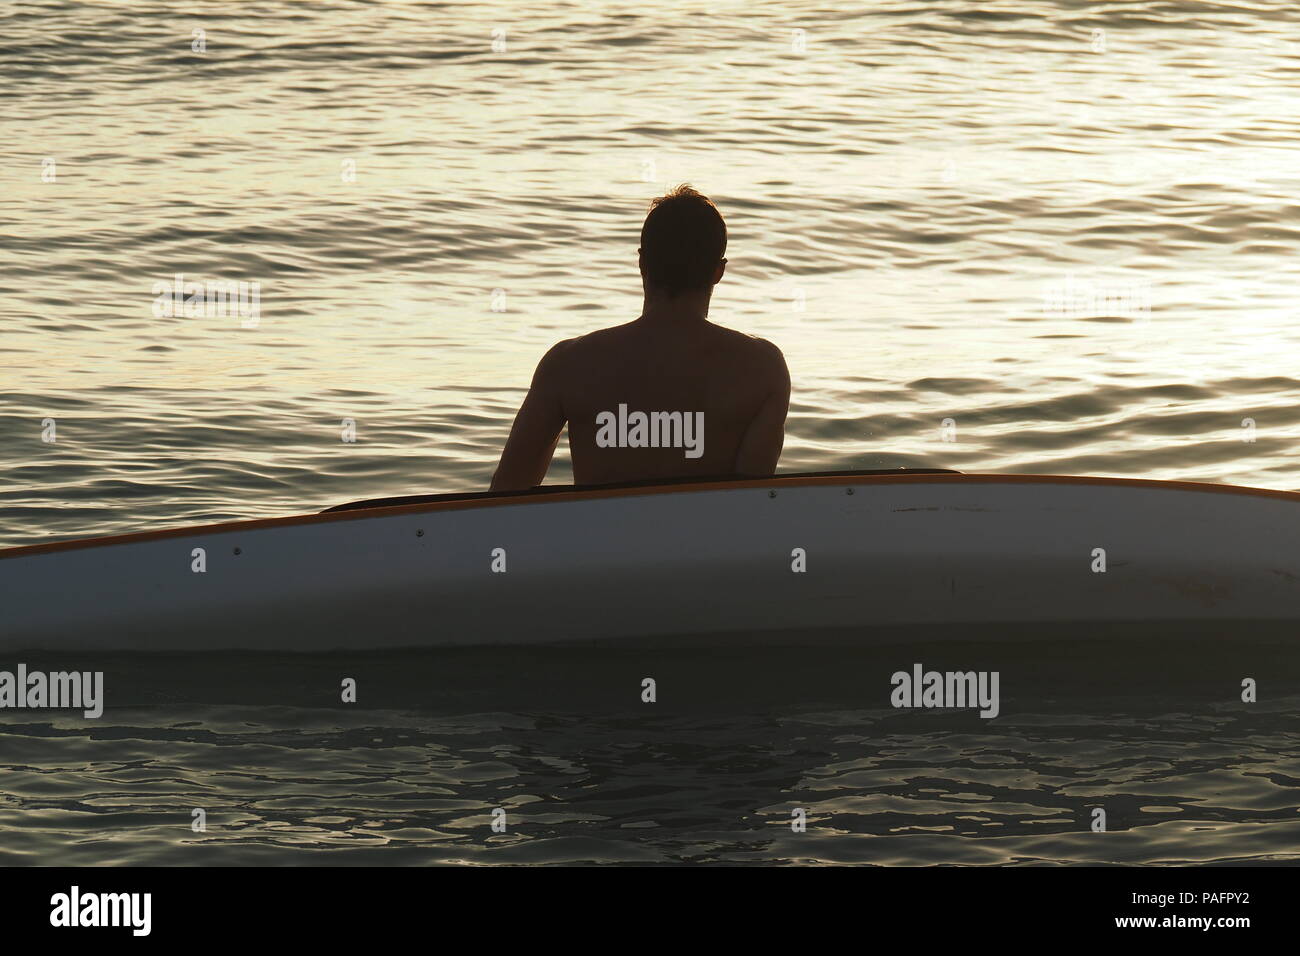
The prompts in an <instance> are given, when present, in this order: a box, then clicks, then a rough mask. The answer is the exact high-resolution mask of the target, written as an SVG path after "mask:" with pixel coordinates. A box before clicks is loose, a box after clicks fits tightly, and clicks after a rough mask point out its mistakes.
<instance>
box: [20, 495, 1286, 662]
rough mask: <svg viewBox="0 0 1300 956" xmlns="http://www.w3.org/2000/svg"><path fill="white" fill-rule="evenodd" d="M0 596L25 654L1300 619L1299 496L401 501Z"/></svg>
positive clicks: (138, 537) (841, 637) (779, 638)
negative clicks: (26, 651) (27, 651)
mask: <svg viewBox="0 0 1300 956" xmlns="http://www.w3.org/2000/svg"><path fill="white" fill-rule="evenodd" d="M0 609H2V610H3V616H2V619H0V650H3V651H6V652H9V651H20V650H55V651H61V650H110V651H118V650H125V651H132V650H168V651H174V650H191V649H192V650H233V649H249V650H277V651H328V650H368V649H379V648H440V647H472V646H477V645H487V646H509V645H523V644H546V643H557V642H560V643H563V642H573V641H592V642H602V643H609V642H620V641H638V640H648V641H652V642H654V641H670V640H688V641H691V642H694V643H698V642H709V641H719V642H722V641H739V642H746V641H749V642H755V643H767V644H772V643H780V642H789V643H793V644H804V643H816V642H818V641H820V640H828V641H835V642H839V641H854V642H864V641H871V640H876V639H884V638H885V637H886V636H888V635H890V634H897V633H900V629H902V630H904V631H905V630H907V629H919V630H920V631H922V632H924V633H927V634H935V635H943V636H945V637H952V638H953V639H968V638H969V639H975V638H980V637H987V636H988V635H989V634H991V633H999V632H1004V631H1009V630H1012V629H1014V630H1015V631H1016V632H1017V633H1026V634H1029V635H1035V634H1037V635H1041V636H1051V635H1052V634H1054V633H1057V629H1058V628H1060V627H1066V626H1068V627H1070V628H1072V629H1074V630H1076V631H1079V630H1082V631H1083V632H1085V633H1099V634H1100V633H1107V634H1110V633H1114V628H1116V627H1126V628H1128V629H1129V630H1130V631H1131V632H1133V633H1135V634H1138V635H1148V634H1156V633H1168V634H1171V635H1175V636H1176V635H1177V634H1179V633H1182V632H1183V631H1184V630H1186V629H1187V628H1189V627H1193V626H1200V627H1204V626H1206V625H1207V624H1208V625H1211V626H1213V627H1214V628H1216V629H1217V631H1216V633H1223V634H1225V635H1231V634H1239V633H1248V632H1255V631H1260V632H1263V631H1268V632H1270V633H1281V634H1287V633H1294V632H1295V625H1297V624H1300V493H1295V492H1287V491H1272V490H1265V489H1255V488H1246V487H1238V486H1231V485H1218V484H1204V483H1195V482H1183V481H1155V480H1145V479H1132V478H1087V477H1062V476H1050V475H976V474H961V473H956V472H938V471H919V472H917V471H906V472H898V471H896V472H888V473H875V472H824V473H814V474H790V475H781V476H777V477H772V478H763V479H742V480H734V479H731V480H717V481H712V480H706V481H700V480H691V481H678V482H671V483H658V484H638V485H628V486H604V487H588V488H581V487H571V486H551V487H542V488H538V489H534V490H533V491H529V492H524V493H473V494H461V495H431V496H416V497H407V498H388V499H377V500H372V501H363V502H355V503H352V504H349V505H344V506H341V507H338V508H332V509H329V510H327V511H324V512H320V513H316V514H307V515H299V516H294V517H286V518H273V519H263V520H251V521H235V522H229V523H224V524H213V525H206V526H201V527H189V528H177V529H169V530H161V531H147V532H142V533H136V534H125V535H117V536H112V537H100V538H88V539H83V540H77V541H59V542H53V543H44V544H35V545H30V546H26V547H17V548H9V549H6V550H0ZM1243 629H1246V630H1243Z"/></svg>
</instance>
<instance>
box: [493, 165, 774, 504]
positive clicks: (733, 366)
mask: <svg viewBox="0 0 1300 956" xmlns="http://www.w3.org/2000/svg"><path fill="white" fill-rule="evenodd" d="M680 194H681V191H680V190H679V192H678V195H680ZM691 195H693V196H694V197H696V198H698V199H703V197H699V196H698V194H695V193H693V191H692V193H691ZM703 201H704V202H705V203H707V202H708V200H706V199H703ZM709 208H710V209H712V204H709ZM652 215H653V212H652ZM713 215H715V216H716V210H714V211H713ZM718 222H719V223H720V222H721V218H720V217H718ZM647 223H648V224H649V219H648V220H647ZM644 236H645V232H644V231H643V245H644V244H645V238H644ZM723 248H725V239H724V240H723ZM642 253H643V255H642V276H643V279H644V280H645V287H646V302H645V309H644V311H643V313H642V315H641V317H640V318H638V319H637V320H635V321H633V322H629V323H627V324H626V325H619V326H615V327H614V328H608V329H601V330H599V331H597V332H592V333H590V334H588V335H584V336H581V337H580V338H575V339H568V340H566V341H563V342H560V343H559V344H558V345H556V346H554V347H553V348H552V349H551V350H550V351H549V352H547V353H546V355H545V356H544V357H543V358H542V360H541V362H540V363H539V364H538V366H537V372H536V374H535V375H534V377H533V383H532V386H531V388H530V389H529V392H528V396H527V398H525V400H524V403H523V405H522V406H521V407H520V409H519V414H518V416H517V417H516V419H515V423H514V427H513V428H512V430H511V432H510V438H509V440H508V441H507V443H506V447H505V450H504V451H503V452H502V455H501V463H500V465H499V466H498V468H497V472H496V474H495V475H494V476H493V479H492V488H493V489H494V490H517V489H524V488H531V487H533V486H535V485H537V484H540V483H541V481H542V479H543V478H544V477H545V475H546V470H547V468H548V467H549V465H550V461H551V457H552V456H553V454H554V451H555V446H556V444H557V442H558V440H559V435H560V432H561V431H562V430H563V428H564V426H565V424H566V423H567V424H568V427H569V448H570V451H571V453H572V457H573V475H574V481H575V482H576V483H577V484H580V485H588V484H607V483H612V482H623V481H641V480H654V479H659V478H679V477H690V476H701V477H703V476H721V475H735V474H742V475H770V474H772V473H773V471H775V469H776V464H777V461H778V460H779V459H780V457H781V448H782V445H783V443H784V433H785V417H786V412H787V409H788V407H789V401H790V376H789V372H788V370H787V369H786V365H785V359H784V357H783V356H782V355H781V351H780V350H779V349H778V348H777V347H776V346H775V345H773V344H772V343H770V342H767V341H765V340H764V339H760V338H755V337H753V336H749V335H745V334H743V333H741V332H735V331H733V330H731V329H726V328H723V327H722V326H719V325H715V324H713V323H711V322H709V321H708V320H707V319H706V317H705V316H706V315H707V313H708V303H709V298H710V296H711V294H712V287H713V284H714V283H716V282H717V281H718V280H719V279H721V277H722V274H723V271H724V267H725V263H726V260H725V259H721V258H717V257H711V258H709V259H707V260H706V261H705V266H706V267H708V268H711V271H710V272H708V273H704V275H705V279H706V281H705V282H702V283H699V284H698V285H697V286H692V287H689V288H686V289H676V290H674V292H673V294H665V293H664V292H663V291H661V289H660V288H659V287H657V286H656V285H655V282H654V275H655V266H654V263H651V264H650V265H649V266H647V263H646V261H645V250H644V249H643V250H642ZM670 278H671V276H670ZM708 279H711V280H712V281H707V280H708Z"/></svg>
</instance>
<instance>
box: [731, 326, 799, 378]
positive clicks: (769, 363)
mask: <svg viewBox="0 0 1300 956" xmlns="http://www.w3.org/2000/svg"><path fill="white" fill-rule="evenodd" d="M714 328H715V329H717V330H718V332H719V333H721V335H722V339H723V341H724V342H725V343H726V345H727V346H728V347H730V348H733V349H735V350H736V351H737V352H740V353H741V354H743V355H745V356H746V357H747V358H749V359H751V360H752V361H754V362H755V363H756V364H758V365H761V366H765V367H773V366H780V367H782V368H784V367H785V354H784V353H783V352H782V351H781V349H780V348H779V347H778V346H777V345H776V343H774V342H770V341H768V340H767V339H765V338H761V337H760V336H757V335H750V334H749V333H748V332H738V331H737V330H735V329H729V328H727V327H726V326H722V325H715V326H714Z"/></svg>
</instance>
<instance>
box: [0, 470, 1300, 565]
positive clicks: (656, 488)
mask: <svg viewBox="0 0 1300 956" xmlns="http://www.w3.org/2000/svg"><path fill="white" fill-rule="evenodd" d="M948 482H956V483H958V484H963V483H964V484H980V485H983V484H1067V485H1098V486H1103V487H1104V486H1111V487H1135V488H1146V489H1163V490H1170V491H1174V490H1177V491H1197V492H1206V493H1210V494H1237V495H1247V496H1251V497H1266V498H1279V499H1282V500H1287V501H1294V502H1300V491H1283V490H1280V489H1274V488H1254V487H1250V486H1248V485H1230V484H1220V483H1216V482H1203V481H1181V480H1165V479H1159V478H1127V477H1115V478H1111V477H1100V476H1092V475H1027V474H969V473H963V472H942V471H933V472H906V471H900V472H898V473H886V474H881V473H879V472H874V473H859V474H855V473H852V472H839V473H832V474H798V473H794V474H789V475H772V476H770V477H767V478H739V479H728V480H725V481H678V482H670V483H653V484H634V485H623V486H618V487H588V488H577V487H573V488H572V489H571V490H567V491H562V490H555V491H550V490H546V489H549V488H557V489H558V488H565V487H569V486H563V485H561V486H546V485H541V486H538V488H535V489H529V490H528V491H524V492H519V493H508V492H507V493H493V492H465V493H464V496H463V497H462V496H460V495H455V494H453V495H451V496H449V497H448V499H446V500H440V501H426V502H419V503H414V504H406V505H401V504H397V505H381V506H376V507H354V508H348V507H347V506H340V508H339V510H326V511H317V512H311V513H308V514H298V515H286V516H285V517H281V518H240V519H236V520H234V521H222V522H215V523H212V524H203V525H190V526H186V527H180V528H160V529H158V530H156V531H132V532H127V533H125V534H116V535H101V536H96V537H89V538H72V539H69V540H62V541H49V542H42V543H36V544H27V545H17V546H15V547H10V548H3V549H0V560H4V559H8V558H19V557H27V556H29V555H37V554H51V553H55V552H59V551H71V550H77V549H82V548H98V547H107V546H109V545H115V544H134V543H140V542H145V541H155V540H163V539H167V538H184V537H196V536H204V535H214V534H229V533H238V532H241V531H260V530H262V529H266V528H286V527H296V526H299V525H313V524H328V523H333V522H336V521H356V520H361V519H364V518H380V517H383V518H388V517H400V516H402V515H424V514H436V513H438V512H443V511H462V510H467V509H472V508H493V507H501V506H511V505H524V504H536V503H539V502H576V501H593V500H602V499H607V498H633V497H642V496H645V495H663V494H689V493H697V492H705V491H728V490H739V489H757V490H772V491H779V490H781V489H782V488H806V487H816V486H819V485H821V486H828V487H834V486H847V485H863V484H943V483H948ZM411 497H420V496H411ZM376 500H386V499H376ZM362 503H363V504H364V502H362Z"/></svg>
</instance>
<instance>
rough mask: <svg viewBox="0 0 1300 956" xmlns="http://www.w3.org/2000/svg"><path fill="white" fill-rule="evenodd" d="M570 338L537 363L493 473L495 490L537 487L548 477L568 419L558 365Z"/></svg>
mask: <svg viewBox="0 0 1300 956" xmlns="http://www.w3.org/2000/svg"><path fill="white" fill-rule="evenodd" d="M571 341H572V339H568V340H565V341H563V342H560V343H559V344H558V345H555V346H553V347H552V348H551V350H550V351H549V352H547V353H546V354H545V355H543V356H542V360H541V361H540V362H538V363H537V371H536V372H534V373H533V383H532V385H531V386H530V387H529V389H528V395H527V396H526V397H525V398H524V403H523V404H522V405H520V406H519V414H518V415H516V416H515V424H514V426H513V427H512V428H511V429H510V437H509V438H508V439H507V440H506V447H505V449H504V450H503V451H502V452H501V461H500V462H499V463H498V464H497V470H496V474H494V475H493V476H492V490H493V491H522V490H524V489H527V488H534V487H536V486H537V485H540V484H541V483H542V479H543V478H545V477H546V471H547V469H548V468H550V467H551V457H552V456H553V455H554V454H555V446H556V445H557V444H558V443H559V441H560V432H561V431H563V430H564V423H565V421H566V418H565V414H564V406H563V403H562V402H561V401H560V378H559V374H558V371H557V369H556V366H557V364H558V363H559V360H560V358H561V357H562V356H563V354H564V351H565V349H566V348H567V347H568V345H569V343H570V342H571Z"/></svg>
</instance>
